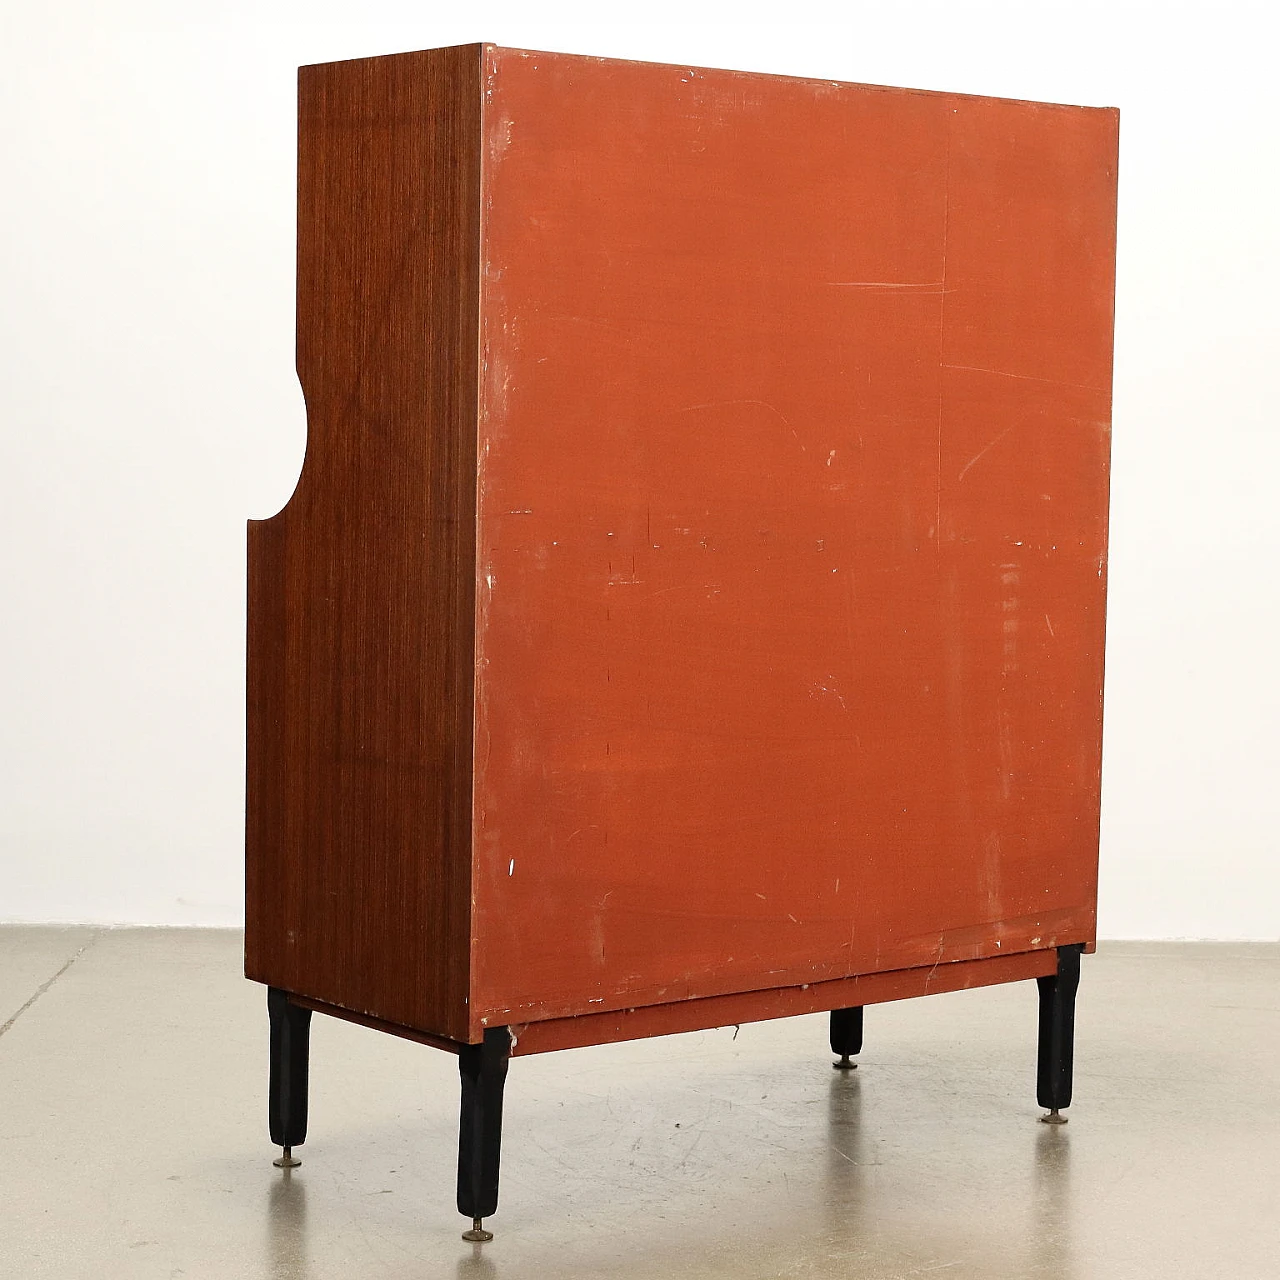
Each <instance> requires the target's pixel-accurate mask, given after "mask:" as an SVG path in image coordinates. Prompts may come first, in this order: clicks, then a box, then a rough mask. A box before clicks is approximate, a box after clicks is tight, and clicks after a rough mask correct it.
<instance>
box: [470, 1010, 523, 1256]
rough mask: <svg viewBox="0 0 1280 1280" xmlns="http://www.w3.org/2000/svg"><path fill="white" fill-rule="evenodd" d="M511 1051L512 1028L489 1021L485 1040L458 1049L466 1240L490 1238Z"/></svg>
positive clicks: (496, 1190) (496, 1201) (496, 1193)
mask: <svg viewBox="0 0 1280 1280" xmlns="http://www.w3.org/2000/svg"><path fill="white" fill-rule="evenodd" d="M510 1056H511V1033H510V1032H509V1031H508V1030H507V1028H506V1027H489V1028H488V1029H487V1030H486V1031H485V1033H484V1041H483V1042H482V1043H481V1044H468V1045H463V1046H462V1050H461V1052H459V1054H458V1074H459V1075H460V1076H461V1077H462V1111H461V1114H460V1117H459V1122H458V1212H459V1213H461V1214H462V1215H463V1216H464V1217H467V1218H470V1219H471V1230H470V1231H464V1232H463V1233H462V1238H463V1239H464V1240H492V1239H493V1235H492V1234H491V1233H490V1232H488V1231H485V1230H484V1229H483V1227H482V1226H481V1219H483V1218H487V1217H489V1215H490V1214H491V1213H493V1211H494V1210H495V1209H496V1208H497V1207H498V1165H499V1162H500V1160H501V1155H502V1087H503V1085H504V1084H505V1083H506V1079H507V1062H508V1061H509V1059H510Z"/></svg>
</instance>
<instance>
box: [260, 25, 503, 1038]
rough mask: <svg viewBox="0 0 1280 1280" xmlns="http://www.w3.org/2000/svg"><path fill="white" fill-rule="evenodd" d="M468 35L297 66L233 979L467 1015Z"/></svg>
mask: <svg viewBox="0 0 1280 1280" xmlns="http://www.w3.org/2000/svg"><path fill="white" fill-rule="evenodd" d="M480 56H481V55H480V48H479V46H466V47H461V48H454V49H439V50H431V51H427V52H423V53H413V54H404V55H399V56H395V57H388V58H375V59H363V60H359V61H354V62H345V63H332V64H328V65H323V66H314V67H304V68H302V69H301V71H300V73H299V157H298V159H299V164H298V376H299V379H300V381H301V383H302V388H303V392H304V394H305V397H306V402H307V454H306V461H305V464H304V466H303V471H302V476H301V479H300V480H299V483H298V487H297V490H296V492H295V493H294V495H293V497H292V499H291V500H290V502H289V504H288V506H287V507H286V508H285V509H284V510H283V511H282V512H280V513H279V514H278V515H277V516H275V517H274V518H273V519H271V520H267V521H261V522H254V523H252V524H251V525H250V528H249V602H248V605H249V637H248V639H249V646H248V813H247V844H248V848H247V919H246V937H245V971H246V973H247V974H248V976H250V977H252V978H256V979H258V980H259V981H262V982H267V983H270V984H271V985H273V986H277V987H282V988H284V989H286V990H288V991H291V992H294V993H297V994H299V995H303V996H310V997H313V998H316V999H323V1000H324V1001H326V1002H328V1003H330V1004H336V1005H342V1006H344V1007H346V1008H348V1009H351V1010H355V1011H358V1012H360V1013H362V1014H365V1015H368V1016H371V1017H376V1018H380V1019H385V1020H387V1021H390V1022H394V1023H402V1024H405V1025H409V1026H413V1027H416V1028H418V1029H420V1030H423V1031H426V1032H434V1033H438V1034H442V1035H448V1036H451V1037H455V1038H465V1036H466V1032H467V1016H466V999H467V995H468V982H469V955H470V883H471V882H470V867H471V858H470V848H471V834H470V818H471V747H472V703H473V674H474V639H473V616H474V582H475V557H474V540H475V428H476V380H477V331H478V317H477V305H478V282H477V275H476V272H477V266H478V252H477V244H478V236H479V221H480V203H479V181H480V178H479V169H480V112H481V103H480Z"/></svg>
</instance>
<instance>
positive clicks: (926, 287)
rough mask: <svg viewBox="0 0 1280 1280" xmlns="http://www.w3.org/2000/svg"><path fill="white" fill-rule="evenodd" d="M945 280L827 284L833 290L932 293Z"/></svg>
mask: <svg viewBox="0 0 1280 1280" xmlns="http://www.w3.org/2000/svg"><path fill="white" fill-rule="evenodd" d="M945 283H946V281H945V280H923V281H919V282H912V281H909V280H902V281H899V280H828V281H827V284H828V285H829V286H830V287H831V288H833V289H916V290H919V291H922V292H927V293H932V292H935V291H937V290H940V289H942V288H943V286H944V285H945Z"/></svg>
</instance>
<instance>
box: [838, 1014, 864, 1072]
mask: <svg viewBox="0 0 1280 1280" xmlns="http://www.w3.org/2000/svg"><path fill="white" fill-rule="evenodd" d="M831 1052H832V1053H838V1054H839V1055H840V1061H839V1062H833V1063H832V1064H831V1065H832V1066H833V1067H835V1069H836V1070H837V1071H855V1070H857V1066H858V1064H857V1063H856V1062H850V1061H849V1059H850V1058H851V1057H852V1056H853V1055H854V1054H855V1053H861V1052H862V1006H861V1005H859V1006H858V1007H857V1008H856V1009H832V1010H831Z"/></svg>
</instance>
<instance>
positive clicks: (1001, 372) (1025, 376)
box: [942, 364, 1106, 395]
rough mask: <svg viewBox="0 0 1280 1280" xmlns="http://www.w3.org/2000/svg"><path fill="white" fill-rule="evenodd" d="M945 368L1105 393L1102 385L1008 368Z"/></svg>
mask: <svg viewBox="0 0 1280 1280" xmlns="http://www.w3.org/2000/svg"><path fill="white" fill-rule="evenodd" d="M942 367H943V368H944V369H958V370H960V371H961V372H962V373H989V374H991V375H992V376H993V377H996V378H1017V379H1018V380H1019V381H1020V382H1045V383H1048V385H1049V386H1051V387H1075V388H1076V389H1077V390H1078V391H1096V392H1097V393H1098V394H1099V395H1105V394H1106V392H1105V391H1104V390H1103V388H1102V387H1091V386H1089V385H1088V384H1087V383H1084V382H1063V381H1062V379H1061V378H1037V377H1035V376H1033V375H1032V374H1029V373H1010V372H1009V371H1008V370H1007V369H983V368H981V367H980V366H978V365H975V364H944V365H943V366H942Z"/></svg>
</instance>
